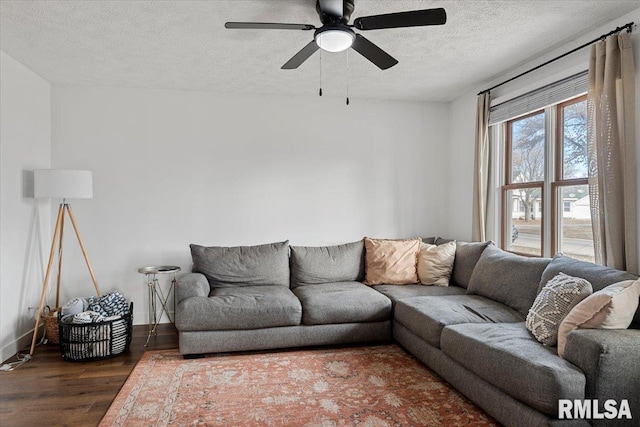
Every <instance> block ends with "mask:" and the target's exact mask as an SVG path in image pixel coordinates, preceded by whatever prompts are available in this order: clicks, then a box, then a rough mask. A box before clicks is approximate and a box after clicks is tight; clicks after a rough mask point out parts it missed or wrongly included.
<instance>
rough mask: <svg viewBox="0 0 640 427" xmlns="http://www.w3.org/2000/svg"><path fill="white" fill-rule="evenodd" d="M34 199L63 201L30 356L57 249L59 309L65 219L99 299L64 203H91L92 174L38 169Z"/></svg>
mask: <svg viewBox="0 0 640 427" xmlns="http://www.w3.org/2000/svg"><path fill="white" fill-rule="evenodd" d="M33 196H34V197H35V198H36V199H40V198H49V199H62V203H60V207H59V208H58V216H57V218H56V226H55V229H54V231H53V239H52V241H51V251H50V252H49V263H48V264H47V272H46V273H45V276H44V283H43V284H42V295H41V296H40V305H39V306H38V313H37V315H36V326H35V328H34V330H33V339H32V340H31V351H30V352H29V354H30V355H32V356H33V352H34V350H35V346H36V339H37V336H38V326H39V325H40V316H41V315H42V310H43V309H44V300H45V297H46V293H47V288H48V287H49V281H50V279H51V268H52V266H53V260H54V258H55V253H56V248H57V252H58V276H57V278H56V305H55V306H56V307H60V272H61V270H62V248H63V246H62V242H63V237H64V220H65V217H66V216H69V219H70V220H71V225H72V226H73V231H75V234H76V237H77V238H78V243H79V244H80V249H81V250H82V255H83V256H84V260H85V262H86V263H87V268H89V274H90V275H91V280H93V286H95V288H96V292H97V293H98V296H100V295H101V293H100V289H99V288H98V282H97V281H96V276H95V274H94V273H93V268H91V262H90V261H89V257H88V256H87V251H86V250H85V248H84V243H83V242H82V237H80V232H79V231H78V225H77V224H76V219H75V217H74V216H73V211H72V210H71V205H70V204H69V203H67V199H91V198H93V172H91V171H85V170H69V169H37V170H35V171H33Z"/></svg>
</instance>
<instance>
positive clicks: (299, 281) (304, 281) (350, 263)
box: [291, 240, 364, 288]
mask: <svg viewBox="0 0 640 427" xmlns="http://www.w3.org/2000/svg"><path fill="white" fill-rule="evenodd" d="M362 280H364V242H363V241H362V240H360V241H358V242H353V243H346V244H344V245H337V246H320V247H314V246H291V287H292V288H295V287H296V286H299V285H310V284H320V283H331V282H350V281H359V282H361V281H362Z"/></svg>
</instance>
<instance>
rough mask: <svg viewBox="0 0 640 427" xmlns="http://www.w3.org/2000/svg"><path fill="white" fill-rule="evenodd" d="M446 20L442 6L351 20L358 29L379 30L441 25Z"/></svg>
mask: <svg viewBox="0 0 640 427" xmlns="http://www.w3.org/2000/svg"><path fill="white" fill-rule="evenodd" d="M446 22H447V12H445V10H444V9H443V8H438V9H424V10H411V11H409V12H398V13H387V14H384V15H372V16H361V17H360V18H356V19H355V20H354V21H353V26H354V27H356V28H357V29H359V30H380V29H383V28H401V27H421V26H423V25H442V24H444V23H446Z"/></svg>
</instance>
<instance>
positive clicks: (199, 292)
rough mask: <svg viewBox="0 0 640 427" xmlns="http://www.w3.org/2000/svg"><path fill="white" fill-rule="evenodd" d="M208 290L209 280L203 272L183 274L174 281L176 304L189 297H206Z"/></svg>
mask: <svg viewBox="0 0 640 427" xmlns="http://www.w3.org/2000/svg"><path fill="white" fill-rule="evenodd" d="M209 292H210V287H209V281H208V280H207V278H206V277H205V276H204V274H200V273H189V274H185V275H184V276H182V277H180V278H179V279H178V282H177V283H176V304H180V302H181V301H184V300H185V299H187V298H191V297H208V296H209Z"/></svg>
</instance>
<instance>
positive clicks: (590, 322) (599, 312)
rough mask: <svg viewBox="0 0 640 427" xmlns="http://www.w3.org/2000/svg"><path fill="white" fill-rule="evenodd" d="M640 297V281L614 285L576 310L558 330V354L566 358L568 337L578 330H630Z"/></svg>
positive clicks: (587, 299)
mask: <svg viewBox="0 0 640 427" xmlns="http://www.w3.org/2000/svg"><path fill="white" fill-rule="evenodd" d="M639 298H640V279H638V280H636V281H633V280H625V281H622V282H618V283H614V284H613V285H609V286H607V287H606V288H604V289H602V290H600V291H598V292H595V293H593V294H592V295H590V296H589V297H587V298H585V299H584V300H583V301H581V302H580V303H579V304H578V305H576V306H575V307H573V309H572V310H571V312H570V313H569V314H568V315H567V317H565V319H564V320H563V321H562V323H561V324H560V328H559V329H558V355H560V356H562V357H564V347H565V344H566V343H567V335H569V332H571V331H574V330H576V329H627V328H628V327H629V325H631V322H632V321H633V316H634V314H635V312H636V310H637V309H638V299H639Z"/></svg>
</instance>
